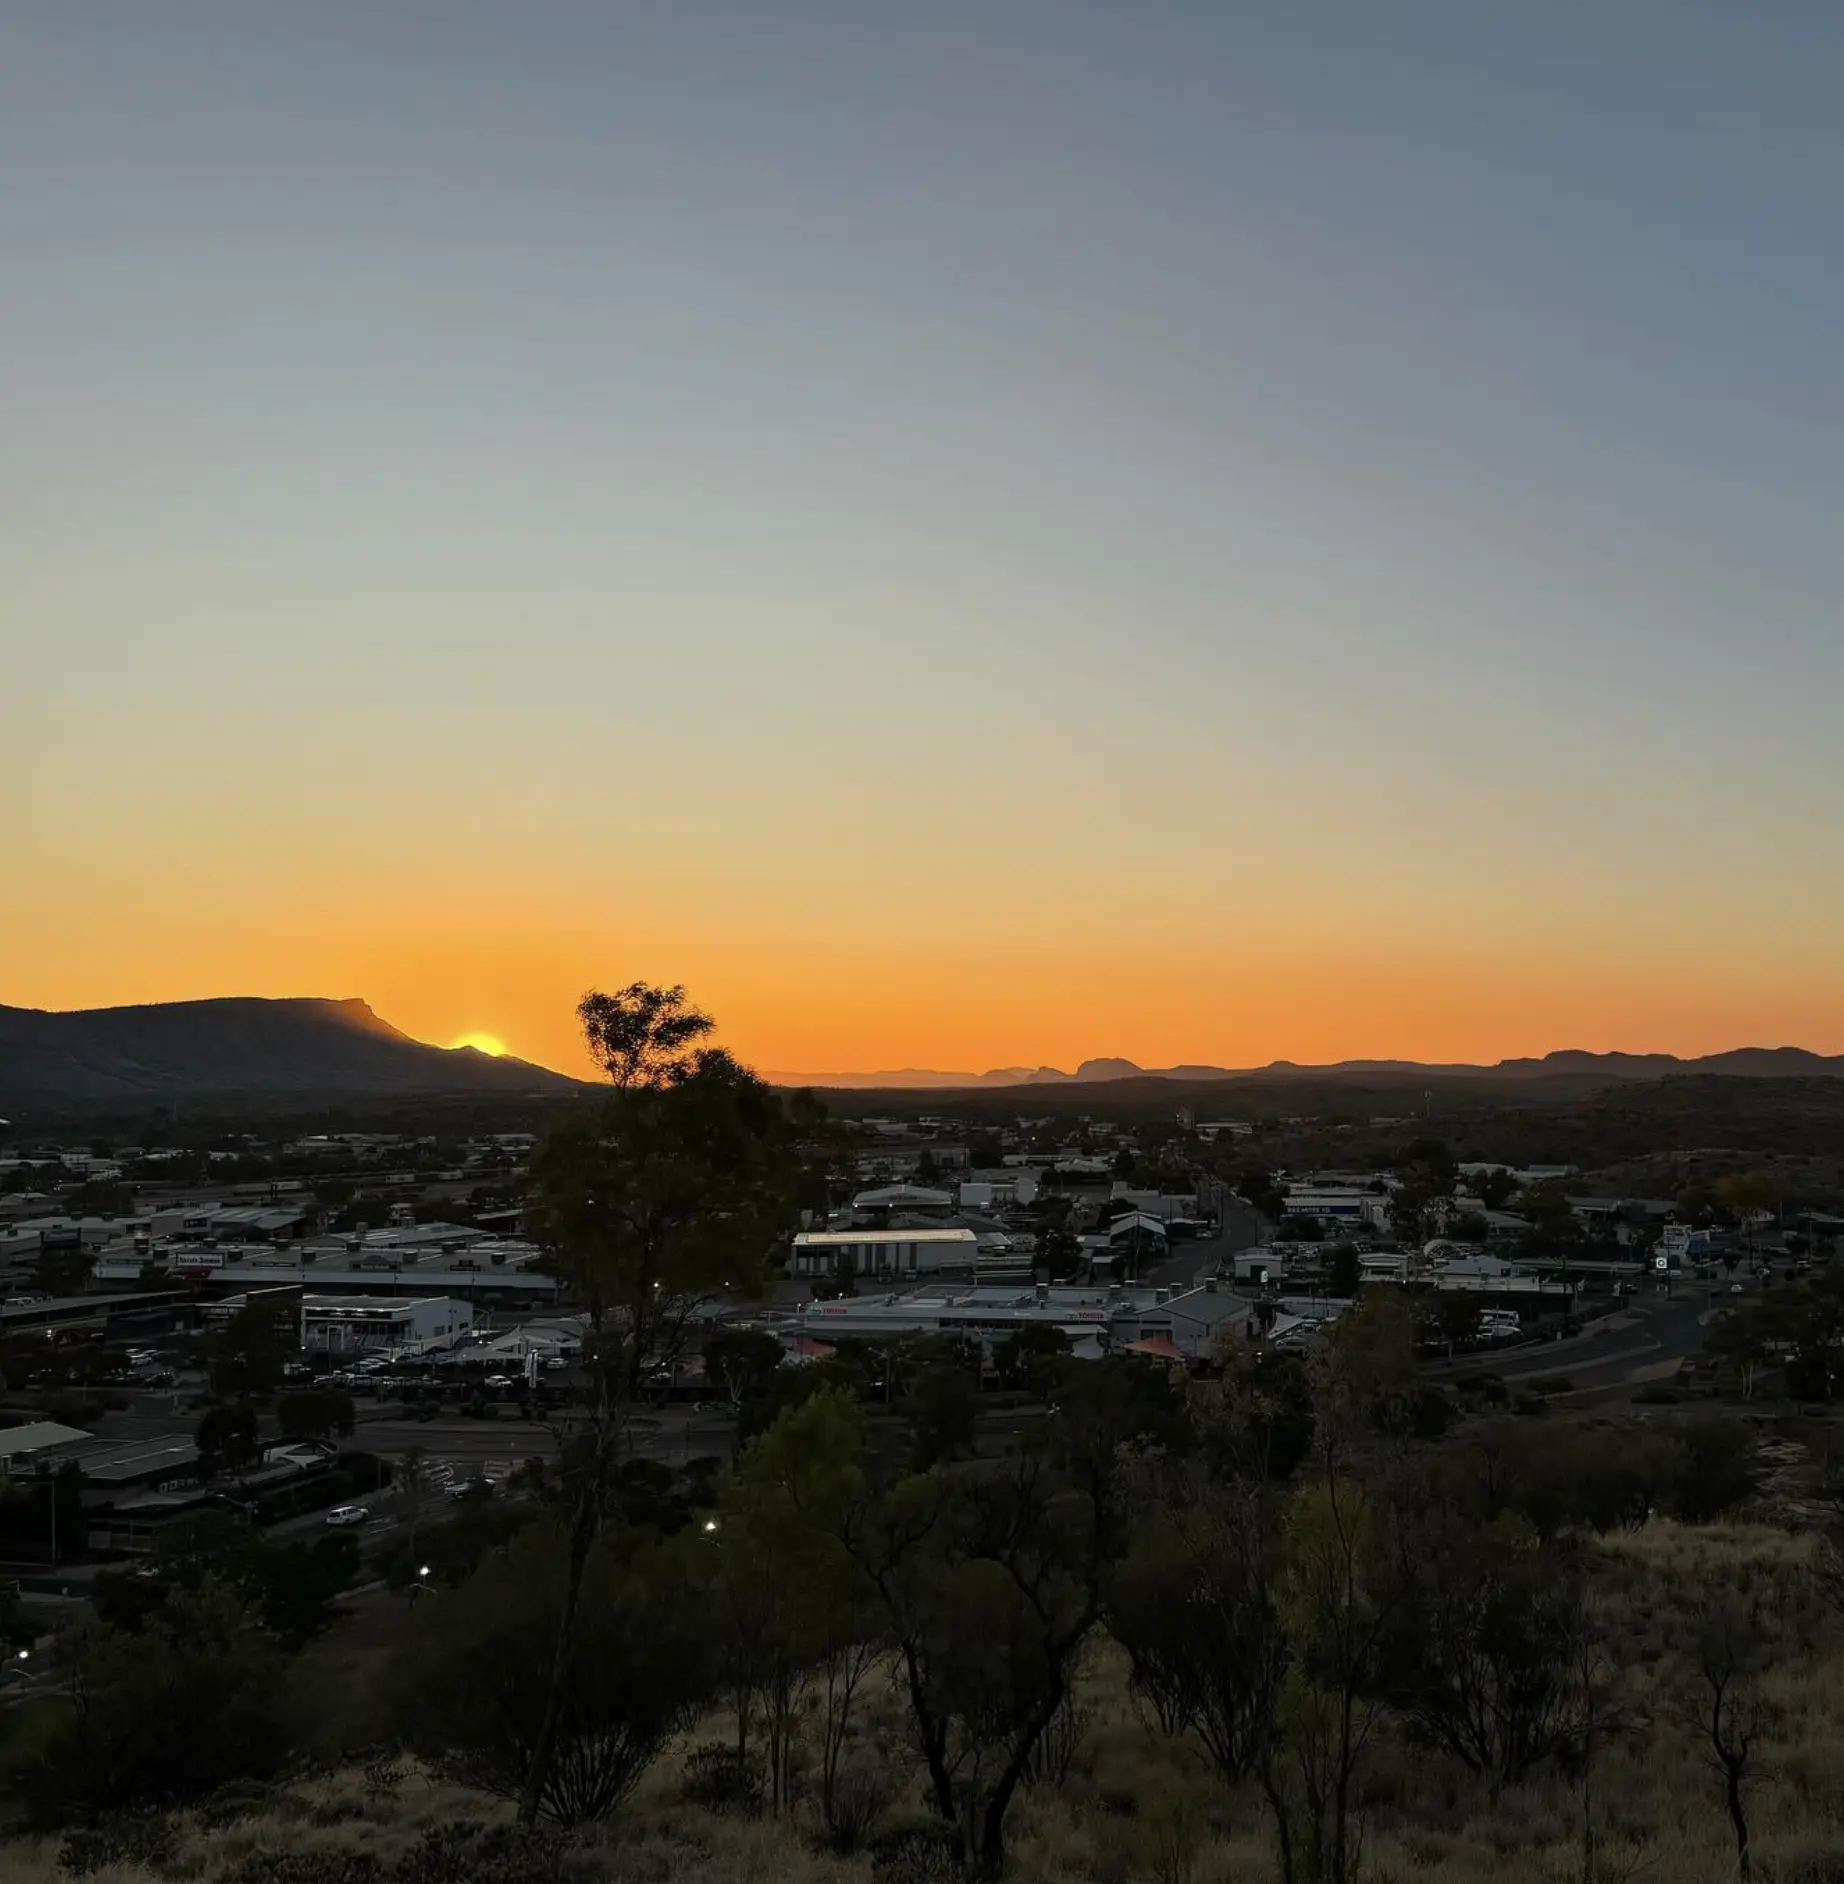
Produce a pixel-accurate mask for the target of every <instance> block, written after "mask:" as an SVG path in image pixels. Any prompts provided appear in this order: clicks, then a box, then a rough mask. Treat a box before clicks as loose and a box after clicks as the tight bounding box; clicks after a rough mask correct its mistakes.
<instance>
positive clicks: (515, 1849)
mask: <svg viewBox="0 0 1844 1884" xmlns="http://www.w3.org/2000/svg"><path fill="white" fill-rule="evenodd" d="M562 1856H563V1840H562V1839H561V1838H560V1837H559V1836H558V1835H557V1833H555V1832H534V1831H529V1830H527V1829H526V1828H525V1827H524V1826H522V1825H479V1824H474V1823H471V1822H466V1821H464V1822H463V1823H461V1824H458V1825H438V1826H434V1827H432V1828H431V1829H430V1830H428V1831H426V1832H424V1833H423V1836H422V1842H421V1843H420V1844H419V1845H417V1846H416V1848H415V1849H414V1850H413V1851H410V1852H408V1853H406V1855H405V1856H404V1857H402V1858H401V1859H399V1860H398V1862H397V1865H396V1867H395V1868H394V1869H393V1871H392V1873H391V1880H392V1884H553V1880H555V1878H556V1876H557V1871H558V1866H559V1863H560V1861H561V1859H562Z"/></svg>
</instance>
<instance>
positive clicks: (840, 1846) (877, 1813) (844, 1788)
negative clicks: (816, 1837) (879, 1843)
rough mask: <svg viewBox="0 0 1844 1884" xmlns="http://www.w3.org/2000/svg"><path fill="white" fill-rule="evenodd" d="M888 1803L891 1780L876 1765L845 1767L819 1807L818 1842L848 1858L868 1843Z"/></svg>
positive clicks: (835, 1778) (834, 1780) (836, 1777)
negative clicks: (819, 1837)
mask: <svg viewBox="0 0 1844 1884" xmlns="http://www.w3.org/2000/svg"><path fill="white" fill-rule="evenodd" d="M889 1804H890V1783H889V1780H888V1778H887V1777H886V1774H885V1770H884V1769H883V1768H881V1767H877V1766H869V1765H866V1766H848V1767H845V1768H843V1769H842V1770H841V1771H840V1772H839V1773H838V1774H837V1775H836V1776H835V1777H834V1779H833V1782H832V1788H831V1791H830V1792H829V1793H828V1795H827V1797H826V1798H825V1799H824V1800H823V1801H822V1802H821V1806H820V1825H821V1833H822V1835H821V1840H820V1842H821V1843H822V1844H823V1845H824V1846H825V1848H826V1849H827V1850H828V1851H832V1852H836V1853H837V1854H838V1855H839V1856H840V1857H842V1858H844V1857H850V1856H851V1854H852V1853H853V1852H855V1851H860V1850H862V1849H863V1848H864V1847H865V1846H866V1845H867V1844H868V1843H869V1842H870V1837H871V1833H872V1831H873V1830H874V1829H875V1827H876V1825H877V1821H878V1820H879V1819H881V1818H882V1817H883V1815H884V1812H885V1810H886V1809H887V1808H888V1806H889Z"/></svg>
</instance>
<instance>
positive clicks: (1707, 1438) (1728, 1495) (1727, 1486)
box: [1665, 1413, 1757, 1524]
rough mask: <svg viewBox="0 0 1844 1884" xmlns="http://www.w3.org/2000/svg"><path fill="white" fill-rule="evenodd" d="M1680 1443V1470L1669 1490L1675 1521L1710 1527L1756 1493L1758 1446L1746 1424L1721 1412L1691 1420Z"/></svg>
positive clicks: (1680, 1431)
mask: <svg viewBox="0 0 1844 1884" xmlns="http://www.w3.org/2000/svg"><path fill="white" fill-rule="evenodd" d="M1677 1442H1678V1459H1677V1469H1676V1470H1675V1471H1674V1472H1673V1474H1672V1476H1671V1481H1670V1483H1669V1484H1668V1485H1667V1487H1666V1488H1665V1489H1666V1496H1667V1498H1668V1499H1669V1502H1670V1506H1671V1511H1672V1515H1673V1516H1674V1517H1678V1518H1681V1519H1682V1520H1683V1521H1684V1522H1685V1523H1686V1524H1707V1523H1709V1522H1710V1521H1711V1520H1712V1519H1714V1518H1719V1517H1721V1516H1722V1515H1723V1513H1724V1512H1726V1511H1731V1510H1733V1509H1734V1508H1735V1506H1737V1505H1739V1504H1741V1503H1742V1502H1743V1500H1744V1499H1746V1498H1748V1497H1749V1496H1751V1495H1752V1493H1753V1491H1754V1487H1755V1481H1756V1477H1757V1457H1756V1454H1757V1448H1756V1445H1755V1437H1754V1434H1753V1433H1752V1432H1750V1431H1749V1429H1748V1428H1747V1427H1746V1426H1745V1425H1743V1424H1742V1422H1741V1421H1740V1420H1736V1419H1727V1418H1725V1417H1724V1416H1723V1415H1721V1414H1719V1413H1718V1414H1706V1415H1704V1416H1703V1417H1701V1418H1697V1419H1688V1420H1685V1421H1684V1422H1683V1424H1682V1425H1681V1426H1679V1427H1678V1429H1677Z"/></svg>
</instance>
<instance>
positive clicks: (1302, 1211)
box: [1281, 1185, 1389, 1230]
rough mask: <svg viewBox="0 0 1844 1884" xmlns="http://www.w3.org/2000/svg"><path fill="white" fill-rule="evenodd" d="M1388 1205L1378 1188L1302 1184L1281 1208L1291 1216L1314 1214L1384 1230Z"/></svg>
mask: <svg viewBox="0 0 1844 1884" xmlns="http://www.w3.org/2000/svg"><path fill="white" fill-rule="evenodd" d="M1388 1207H1389V1199H1388V1198H1387V1197H1386V1196H1380V1195H1379V1194H1378V1193H1377V1192H1375V1191H1365V1190H1345V1189H1338V1190H1334V1189H1331V1188H1329V1187H1326V1186H1317V1187H1314V1186H1307V1185H1299V1186H1296V1187H1295V1188H1294V1189H1292V1190H1290V1191H1289V1192H1288V1193H1287V1196H1286V1198H1285V1200H1284V1201H1283V1202H1282V1205H1281V1210H1282V1213H1283V1214H1284V1215H1286V1216H1289V1217H1311V1218H1313V1219H1314V1220H1315V1221H1317V1222H1319V1223H1346V1224H1350V1225H1352V1226H1353V1227H1354V1228H1357V1227H1368V1228H1370V1229H1378V1230H1380V1229H1382V1228H1383V1227H1384V1224H1385V1222H1386V1212H1387V1210H1388Z"/></svg>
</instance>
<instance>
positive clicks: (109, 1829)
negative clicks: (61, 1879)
mask: <svg viewBox="0 0 1844 1884" xmlns="http://www.w3.org/2000/svg"><path fill="white" fill-rule="evenodd" d="M172 1858H173V1827H172V1825H171V1824H170V1823H169V1822H168V1821H167V1820H166V1819H165V1818H163V1817H160V1816H158V1815H155V1816H150V1817H135V1818H119V1819H105V1820H104V1821H103V1822H102V1823H101V1824H100V1825H89V1826H84V1827H82V1828H81V1829H80V1830H77V1831H73V1832H67V1833H66V1834H65V1837H64V1843H63V1844H62V1845H61V1846H60V1847H59V1850H58V1869H59V1870H60V1871H65V1872H68V1873H69V1874H70V1876H72V1877H88V1876H89V1875H90V1873H91V1872H93V1871H102V1870H106V1869H108V1867H109V1866H111V1865H118V1864H120V1865H129V1864H133V1865H139V1866H141V1867H142V1868H143V1869H145V1870H149V1871H156V1870H159V1869H161V1868H162V1867H163V1866H165V1865H167V1864H169V1863H171V1862H172Z"/></svg>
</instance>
